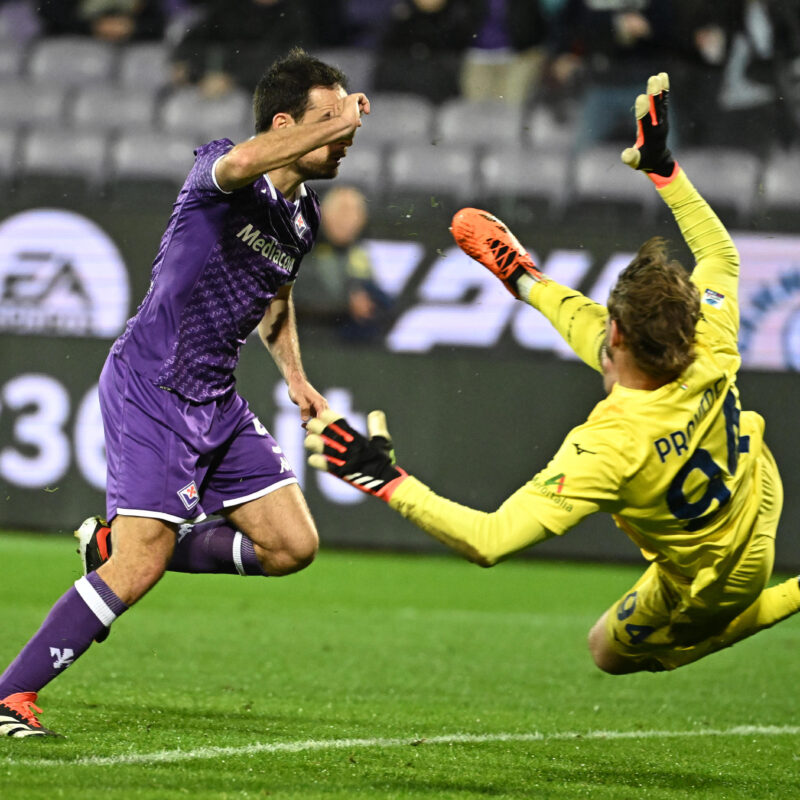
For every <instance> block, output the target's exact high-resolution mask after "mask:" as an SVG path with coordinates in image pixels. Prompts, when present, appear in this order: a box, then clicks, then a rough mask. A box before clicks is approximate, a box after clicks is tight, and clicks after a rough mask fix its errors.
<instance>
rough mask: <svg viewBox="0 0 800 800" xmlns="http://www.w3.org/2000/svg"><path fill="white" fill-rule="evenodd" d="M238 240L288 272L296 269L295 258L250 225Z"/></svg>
mask: <svg viewBox="0 0 800 800" xmlns="http://www.w3.org/2000/svg"><path fill="white" fill-rule="evenodd" d="M298 216H299V215H298ZM304 224H305V223H304ZM236 238H237V239H241V240H242V241H243V242H244V243H245V244H246V245H247V246H248V247H249V248H250V249H251V250H254V251H255V252H256V253H258V254H259V255H261V256H263V257H264V258H267V259H269V260H270V261H273V262H274V263H275V264H277V265H278V266H280V267H283V269H285V270H286V271H287V272H291V271H292V270H293V269H294V262H295V259H294V256H290V255H289V254H288V253H284V252H283V250H281V248H280V245H279V244H278V243H277V242H276V241H275V240H274V239H273V238H272V237H271V236H267V235H264V234H262V233H261V231H260V230H259V229H258V228H254V227H253V226H252V225H250V224H249V223H248V224H247V225H245V226H244V228H242V229H241V230H240V231H239V233H237V234H236Z"/></svg>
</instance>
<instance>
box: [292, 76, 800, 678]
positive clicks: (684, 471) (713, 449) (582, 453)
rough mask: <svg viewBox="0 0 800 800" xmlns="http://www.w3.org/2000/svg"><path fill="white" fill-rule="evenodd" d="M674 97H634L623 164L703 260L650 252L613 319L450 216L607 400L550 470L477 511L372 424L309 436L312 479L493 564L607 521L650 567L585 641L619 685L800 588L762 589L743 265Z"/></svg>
mask: <svg viewBox="0 0 800 800" xmlns="http://www.w3.org/2000/svg"><path fill="white" fill-rule="evenodd" d="M668 91H669V83H668V78H667V75H666V74H665V73H661V74H660V75H657V76H653V77H651V78H650V80H649V81H648V85H647V94H646V95H640V96H639V97H638V98H637V99H636V106H635V108H636V119H637V132H638V137H637V140H636V143H635V145H634V146H633V147H632V148H628V149H627V150H625V151H624V152H623V154H622V160H623V161H624V162H625V163H626V164H628V165H629V166H631V167H633V168H634V169H639V170H642V171H644V172H645V173H646V174H647V175H648V177H649V178H650V179H651V180H652V181H653V183H654V184H655V186H656V188H657V190H658V192H659V194H660V195H661V197H662V198H663V200H664V202H666V204H667V205H668V206H669V207H670V208H671V209H672V212H673V214H674V216H675V219H676V221H677V223H678V226H679V227H680V230H681V233H682V235H683V237H684V239H685V240H686V243H687V244H688V246H689V248H690V249H691V251H692V254H693V255H694V258H695V261H696V265H695V268H694V270H693V272H692V274H691V277H690V276H689V274H688V273H687V272H686V271H685V270H684V269H683V268H682V267H681V266H680V265H679V264H677V263H676V262H674V261H670V260H669V259H668V257H667V255H666V247H665V243H664V242H663V240H661V239H658V238H656V239H651V240H649V241H648V242H646V243H645V244H644V245H643V246H642V247H641V248H640V250H639V252H638V254H637V255H636V257H635V258H634V259H633V261H632V262H631V264H630V265H629V266H628V267H627V268H626V269H624V270H623V271H622V273H621V274H620V276H619V278H618V280H617V283H616V285H615V287H614V288H613V289H612V291H611V294H610V296H609V300H608V305H607V307H606V306H602V305H599V304H597V303H595V302H593V301H592V300H590V299H589V298H587V297H585V296H584V295H582V294H580V293H579V292H576V291H574V290H572V289H569V288H568V287H565V286H562V285H560V284H557V283H555V282H554V281H551V280H549V279H548V278H547V277H546V276H545V275H543V274H542V273H541V272H539V271H538V270H537V269H536V267H535V265H534V264H533V261H532V260H531V258H530V256H529V255H528V254H527V252H526V251H525V249H524V248H523V247H522V246H521V245H520V243H519V242H518V241H517V240H516V238H515V237H514V236H513V235H512V234H511V233H510V232H509V231H508V229H507V228H506V227H505V226H504V225H503V223H502V222H500V221H499V220H498V219H496V218H495V217H493V216H492V215H491V214H488V213H487V212H485V211H479V210H478V209H463V210H462V211H460V212H458V214H456V216H455V217H454V219H453V226H452V231H453V235H454V237H455V239H456V241H457V242H458V244H459V245H460V246H461V247H462V249H463V250H464V251H465V252H467V253H468V254H469V255H470V256H472V257H473V258H475V259H477V260H478V261H480V263H481V264H483V265H484V266H485V267H487V268H488V269H490V270H491V271H492V272H493V273H494V274H496V275H497V276H498V277H499V278H500V279H501V280H502V281H503V282H504V283H505V285H506V286H507V288H508V289H509V290H510V291H511V292H512V294H514V295H515V296H516V297H518V298H520V299H522V300H525V301H526V302H528V303H529V304H530V305H532V306H533V307H534V308H536V309H538V310H539V311H540V312H542V313H543V314H544V315H545V316H546V317H547V318H548V319H549V320H550V322H551V323H552V324H553V325H554V326H555V327H556V329H557V330H558V331H559V333H561V335H562V336H563V337H564V339H565V340H566V341H567V342H568V343H569V345H570V346H571V347H572V348H573V349H574V350H575V352H576V353H577V354H578V356H580V358H581V359H582V360H583V361H585V362H586V363H587V364H588V365H589V366H590V367H592V368H593V369H596V370H597V371H598V372H600V373H601V374H602V375H603V382H604V386H605V389H606V392H607V397H606V398H605V399H604V400H602V401H601V402H599V403H598V404H597V405H596V406H595V408H594V409H593V411H592V413H591V414H590V415H589V418H588V419H587V420H586V422H584V423H583V424H581V425H578V426H577V427H576V428H573V430H571V431H570V432H569V433H568V434H567V436H566V438H565V439H564V443H563V444H562V445H561V447H560V448H559V450H558V452H557V453H556V454H555V455H554V456H553V458H552V460H551V461H550V463H549V464H548V465H547V466H546V467H545V469H543V470H542V471H541V472H539V473H538V474H537V475H535V476H534V477H533V478H532V479H531V480H530V481H529V482H528V483H527V484H525V485H524V486H523V487H522V488H520V489H519V490H517V491H516V492H514V494H512V495H511V496H510V497H509V498H508V499H507V500H506V501H505V502H504V503H503V504H502V505H501V506H500V508H499V509H497V511H495V512H493V513H485V512H481V511H476V510H474V509H471V508H467V507H465V506H462V505H459V504H457V503H454V502H451V501H449V500H446V499H444V498H442V497H440V496H438V495H436V494H435V493H434V492H433V491H431V489H429V488H428V487H427V486H425V485H424V484H423V483H421V482H420V481H419V480H417V479H416V478H414V477H412V476H411V475H408V474H407V473H406V472H405V471H404V470H402V469H401V468H400V467H398V466H397V465H396V464H395V463H394V458H393V453H392V451H391V442H390V440H389V438H388V432H386V430H385V425H383V426H381V425H380V424H379V423H380V421H381V416H380V412H373V415H371V424H370V428H371V433H377V435H373V436H372V438H370V439H367V438H365V437H364V436H362V435H361V434H359V433H358V432H356V431H354V430H353V429H352V428H351V427H350V426H349V425H348V423H347V422H346V420H344V419H343V418H341V417H340V416H339V415H337V414H336V413H334V412H332V411H325V412H323V414H322V415H321V416H320V417H319V418H316V419H313V420H312V421H311V422H310V423H309V425H308V428H309V435H308V437H307V440H306V446H307V448H308V449H309V450H311V451H312V453H313V455H312V456H311V457H310V458H309V462H310V463H311V464H312V465H313V466H316V467H318V468H321V469H327V470H328V471H330V472H332V473H334V474H336V475H337V476H338V477H340V478H342V479H344V480H346V481H348V482H350V483H352V484H354V485H356V486H359V488H362V489H364V490H365V491H368V492H370V493H371V494H374V495H376V496H378V497H380V498H382V499H383V500H385V501H387V502H388V503H389V505H390V506H391V507H392V508H394V509H395V510H397V511H398V512H400V513H401V514H402V515H403V516H404V517H406V518H408V519H409V520H411V521H412V522H414V523H415V524H416V525H418V526H419V527H420V528H422V529H423V530H425V531H427V532H428V533H430V534H431V535H433V536H435V537H436V538H437V539H439V540H440V541H442V542H444V543H445V544H447V545H449V546H450V547H452V548H453V549H455V550H457V551H458V552H460V553H462V554H463V555H464V556H466V557H467V558H468V559H470V560H472V561H475V562H477V563H478V564H481V565H483V566H491V565H493V564H495V563H496V562H497V561H499V560H501V559H503V558H505V557H506V556H508V555H510V554H512V553H514V552H516V551H519V550H521V549H522V548H525V547H528V546H530V545H533V544H536V543H537V542H540V541H543V540H544V539H547V538H549V537H551V536H561V535H563V534H565V533H566V532H567V531H568V530H569V529H570V528H572V527H574V526H575V525H576V524H577V523H578V522H580V520H581V519H583V518H584V517H586V516H587V515H589V514H592V513H594V512H596V511H605V512H608V513H610V514H612V515H613V516H614V520H615V521H616V523H617V525H618V526H619V527H620V528H621V529H622V530H623V531H624V532H625V533H626V534H627V535H628V536H629V537H630V538H631V539H632V540H633V541H634V542H635V543H636V544H637V545H638V547H639V548H640V549H641V552H642V554H643V556H644V557H645V559H646V560H647V561H649V562H650V566H649V568H648V569H647V570H646V571H645V572H644V574H643V575H642V577H641V578H640V579H639V581H638V582H637V583H636V584H635V585H634V586H633V587H632V588H631V589H630V591H628V592H626V593H625V594H624V595H623V596H622V597H621V598H619V599H618V600H617V601H616V602H615V603H614V604H613V605H612V606H611V607H610V608H609V609H608V610H607V611H606V612H605V613H604V614H603V615H602V616H601V617H600V619H599V620H598V621H597V623H596V624H595V625H594V626H593V628H592V630H591V631H590V633H589V647H590V650H591V653H592V656H593V657H594V660H595V663H596V664H597V666H598V667H600V668H601V669H603V670H605V671H606V672H610V673H614V674H621V673H627V672H635V671H638V670H662V669H674V668H676V667H679V666H682V665H684V664H688V663H691V662H692V661H696V660H697V659H699V658H702V657H703V656H705V655H707V654H709V653H712V652H714V651H716V650H719V649H721V648H723V647H727V646H729V645H731V644H733V643H734V642H737V641H739V640H740V639H743V638H745V637H747V636H750V635H752V634H753V633H756V632H757V631H759V630H762V629H763V628H766V627H769V626H771V625H773V624H775V623H776V622H779V621H780V620H782V619H785V618H786V617H788V616H790V615H791V614H794V613H795V612H797V611H798V610H799V609H800V586H799V585H798V580H797V579H796V578H792V579H791V580H789V581H786V582H784V583H782V584H779V585H777V586H774V587H772V588H765V586H766V585H767V582H768V580H769V578H770V575H771V573H772V565H773V556H774V543H775V534H776V529H777V525H778V518H779V516H780V511H781V505H782V500H783V490H782V486H781V480H780V476H779V475H778V470H777V468H776V466H775V462H774V460H773V458H772V455H771V454H770V452H769V450H768V449H767V447H766V445H765V444H764V441H763V433H764V421H763V419H762V418H761V417H760V416H759V415H758V414H756V413H754V412H751V411H742V410H741V408H740V404H739V393H738V391H737V388H736V372H737V370H738V368H739V365H740V361H741V359H740V356H739V353H738V350H737V333H738V327H739V310H738V298H737V291H738V276H739V257H738V253H737V251H736V248H735V247H734V244H733V242H732V241H731V238H730V236H729V235H728V233H727V231H726V230H725V228H724V227H723V226H722V224H721V222H720V221H719V219H718V218H717V217H716V215H715V214H714V212H713V211H712V210H711V209H710V208H709V206H708V205H707V203H706V202H705V201H704V200H703V198H702V197H701V196H700V194H699V193H698V192H697V190H696V189H695V188H694V186H692V184H691V183H690V181H689V179H688V177H687V176H686V175H685V174H684V172H683V171H682V169H681V168H680V166H679V165H678V164H677V163H676V162H675V161H674V159H673V158H672V155H671V153H670V151H669V150H668V149H667V146H666V137H667V103H668ZM376 415H377V416H376Z"/></svg>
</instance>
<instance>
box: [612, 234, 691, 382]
mask: <svg viewBox="0 0 800 800" xmlns="http://www.w3.org/2000/svg"><path fill="white" fill-rule="evenodd" d="M608 311H609V315H610V317H611V319H613V320H615V321H616V323H617V326H618V328H619V330H620V332H621V333H622V335H623V337H624V341H625V345H626V347H627V348H628V349H629V350H630V352H631V354H632V355H633V357H634V359H635V361H636V364H637V365H638V366H639V368H640V369H641V370H642V371H643V372H645V373H647V374H648V375H651V376H653V377H655V378H666V379H668V380H674V379H675V378H677V377H678V375H680V373H681V372H683V371H684V370H685V369H686V368H687V367H688V366H689V365H690V364H691V363H692V361H693V360H694V342H695V328H696V327H697V320H698V319H699V317H700V293H699V292H698V290H697V287H696V286H695V285H694V284H693V283H692V282H691V281H690V280H689V274H688V273H687V272H686V270H685V269H684V268H683V267H682V266H681V265H680V264H679V263H678V262H677V261H674V260H671V259H670V258H669V256H668V254H667V243H666V241H665V240H664V239H662V238H661V237H660V236H656V237H653V238H652V239H649V240H648V241H646V242H645V243H644V244H643V245H642V246H641V247H640V248H639V252H638V253H637V254H636V257H635V258H634V259H633V261H631V263H630V264H629V265H628V266H627V267H626V268H625V269H624V270H623V271H622V272H621V273H620V276H619V278H618V280H617V283H616V285H615V286H614V288H613V289H612V290H611V294H610V295H609V298H608Z"/></svg>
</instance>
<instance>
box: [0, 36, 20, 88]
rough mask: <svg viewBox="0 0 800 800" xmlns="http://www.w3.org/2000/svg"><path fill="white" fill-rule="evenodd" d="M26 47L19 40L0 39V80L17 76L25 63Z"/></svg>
mask: <svg viewBox="0 0 800 800" xmlns="http://www.w3.org/2000/svg"><path fill="white" fill-rule="evenodd" d="M25 53H26V48H25V46H24V45H23V44H21V43H20V42H14V41H6V40H2V41H0V80H5V78H6V77H7V76H11V77H14V76H17V75H19V74H20V72H21V71H22V65H23V64H24V63H25Z"/></svg>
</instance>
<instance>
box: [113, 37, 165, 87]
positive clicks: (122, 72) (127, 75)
mask: <svg viewBox="0 0 800 800" xmlns="http://www.w3.org/2000/svg"><path fill="white" fill-rule="evenodd" d="M119 82H120V85H121V86H124V87H125V88H126V89H161V88H163V87H164V86H166V85H167V84H168V83H169V82H170V69H169V49H168V48H167V47H166V46H165V45H163V44H161V43H160V42H157V43H150V42H148V43H146V44H129V45H127V46H126V47H125V48H123V50H122V53H121V54H120V60H119Z"/></svg>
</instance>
